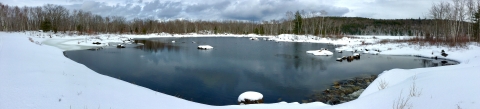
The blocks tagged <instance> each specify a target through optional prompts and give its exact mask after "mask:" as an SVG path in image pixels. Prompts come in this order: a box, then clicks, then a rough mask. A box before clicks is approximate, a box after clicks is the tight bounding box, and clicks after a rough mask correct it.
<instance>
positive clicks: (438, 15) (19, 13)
mask: <svg viewBox="0 0 480 109" xmlns="http://www.w3.org/2000/svg"><path fill="white" fill-rule="evenodd" d="M0 7H1V8H0V10H1V11H0V31H32V30H35V31H36V30H43V31H53V32H55V33H57V32H62V33H66V32H67V31H78V32H79V34H100V33H114V34H150V33H161V32H165V33H172V34H187V33H198V34H224V33H232V34H251V33H254V34H259V35H279V34H305V35H314V36H319V37H336V36H345V35H391V36H422V37H425V38H436V39H444V40H456V39H459V38H467V39H468V40H476V41H480V33H479V32H480V0H452V1H451V2H439V3H433V4H432V7H431V9H430V10H429V13H428V15H427V16H425V17H424V18H420V17H419V18H411V19H370V18H361V17H334V16H328V12H325V11H321V12H305V11H296V12H290V11H289V12H286V14H285V17H284V18H283V19H279V20H269V21H242V20H217V21H204V20H182V19H174V20H158V19H153V18H144V19H140V18H134V19H132V20H127V19H126V18H125V17H121V16H101V15H95V14H92V13H91V12H86V11H82V10H67V9H66V8H65V7H62V6H60V5H53V4H47V5H44V6H39V7H26V6H24V7H18V6H8V5H5V4H2V3H0Z"/></svg>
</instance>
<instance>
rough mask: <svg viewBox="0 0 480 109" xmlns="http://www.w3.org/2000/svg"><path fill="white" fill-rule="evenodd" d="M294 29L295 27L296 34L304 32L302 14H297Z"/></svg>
mask: <svg viewBox="0 0 480 109" xmlns="http://www.w3.org/2000/svg"><path fill="white" fill-rule="evenodd" d="M293 23H294V27H293V33H294V34H301V31H302V15H300V12H298V11H297V12H295V19H294V20H293Z"/></svg>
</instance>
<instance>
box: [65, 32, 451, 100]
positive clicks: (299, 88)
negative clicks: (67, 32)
mask: <svg viewBox="0 0 480 109" xmlns="http://www.w3.org/2000/svg"><path fill="white" fill-rule="evenodd" d="M172 40H175V43H172ZM192 41H193V42H195V43H192ZM136 42H140V43H144V44H145V45H144V46H133V45H131V46H127V48H123V49H117V48H107V49H102V50H98V51H91V50H77V51H66V52H65V54H66V56H67V57H68V58H70V59H72V60H74V61H77V62H79V63H82V64H84V65H86V66H87V67H89V68H90V69H92V70H94V71H96V72H98V73H101V74H104V75H108V76H111V77H114V78H118V79H121V80H124V81H127V82H130V83H133V84H137V85H140V86H143V87H146V88H149V89H151V90H155V91H158V92H162V93H165V94H169V95H172V96H178V97H181V98H183V99H187V100H191V101H195V102H199V103H204V104H210V105H232V104H237V98H238V95H240V94H241V93H242V92H245V91H257V92H260V93H262V94H263V95H264V100H265V102H266V103H273V102H278V101H279V99H280V100H281V101H287V102H301V100H303V99H307V97H308V96H309V95H311V94H312V93H313V91H315V90H324V89H326V88H328V87H329V85H331V84H332V83H333V82H334V81H339V80H345V79H349V78H353V77H358V76H365V75H372V74H373V75H377V74H379V73H382V72H383V71H385V70H389V69H393V68H403V69H411V68H421V67H432V66H439V65H442V64H441V61H440V60H431V59H425V58H419V57H408V56H384V55H369V54H363V55H362V57H361V59H360V60H355V61H353V62H346V61H344V62H337V61H335V59H336V58H337V57H341V56H344V55H345V56H347V55H352V53H350V52H344V53H334V55H333V56H313V55H310V54H307V53H305V52H306V51H307V50H314V49H320V48H328V49H329V50H334V48H335V47H334V46H330V45H327V44H316V43H289V42H280V43H276V42H272V41H251V40H248V38H220V37H211V38H157V39H143V40H137V41H136ZM200 44H208V45H211V46H213V47H214V49H212V50H198V49H197V46H198V45H200ZM448 62H449V63H454V62H451V61H448Z"/></svg>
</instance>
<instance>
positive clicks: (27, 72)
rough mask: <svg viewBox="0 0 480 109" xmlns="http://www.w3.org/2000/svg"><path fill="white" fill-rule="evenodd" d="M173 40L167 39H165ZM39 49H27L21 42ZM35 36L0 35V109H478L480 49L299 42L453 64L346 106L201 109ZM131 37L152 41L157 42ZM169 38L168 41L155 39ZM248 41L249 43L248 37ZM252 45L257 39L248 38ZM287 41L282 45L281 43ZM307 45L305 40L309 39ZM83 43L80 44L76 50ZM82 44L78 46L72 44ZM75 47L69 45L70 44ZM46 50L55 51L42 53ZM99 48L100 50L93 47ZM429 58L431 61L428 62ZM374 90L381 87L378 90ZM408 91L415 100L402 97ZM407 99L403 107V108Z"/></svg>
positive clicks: (391, 78)
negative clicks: (107, 72)
mask: <svg viewBox="0 0 480 109" xmlns="http://www.w3.org/2000/svg"><path fill="white" fill-rule="evenodd" d="M173 36H175V35H173ZM28 37H32V39H33V40H34V41H40V42H43V43H44V44H36V43H32V42H30V41H29V40H28ZM41 37H42V36H37V35H31V36H28V35H27V34H25V33H5V32H0V86H2V88H0V108H1V109H17V108H19V109H30V108H41V109H45V108H47V109H50V108H54V109H56V108H76V109H78V108H116V109H118V108H127V109H130V108H140V109H149V108H180V109H189V108H195V109H204V108H205V109H212V108H213V109H215V108H222V109H225V108H227V109H228V108H232V109H265V108H274V109H292V108H295V109H314V108H315V109H352V108H354V109H371V108H379V109H385V108H392V105H395V104H398V103H399V101H405V102H406V105H408V107H411V108H417V109H424V108H430V109H438V108H449V109H450V108H464V109H471V108H479V107H480V93H479V92H480V88H477V87H475V86H476V85H475V84H476V83H480V79H478V77H480V73H478V68H479V65H480V54H479V53H480V47H478V46H474V45H471V46H468V48H467V49H455V48H445V47H435V46H431V47H421V46H411V45H408V44H374V45H366V46H361V45H358V44H359V43H361V41H364V40H374V39H348V38H345V39H340V40H337V41H334V40H330V39H325V38H317V39H315V38H314V37H310V36H305V37H304V39H303V40H293V41H298V42H306V41H311V42H327V43H332V44H334V43H336V44H340V43H344V44H345V43H348V44H346V45H347V46H345V48H344V49H343V50H345V51H349V50H352V51H353V50H357V49H365V48H367V49H371V48H376V49H378V50H381V52H380V53H379V54H382V55H414V56H424V57H431V56H432V55H438V54H435V53H437V52H438V51H441V50H442V49H443V50H445V51H446V53H448V54H449V55H448V56H447V57H444V58H447V59H451V60H456V61H459V62H461V63H460V64H458V65H452V66H442V67H431V68H416V69H392V70H388V71H384V72H383V73H382V74H381V75H379V77H378V78H377V79H376V80H375V81H373V82H372V84H371V85H370V86H368V88H367V89H365V90H364V92H363V93H362V94H361V95H360V97H359V98H358V99H356V100H354V101H351V102H347V103H343V104H339V105H335V106H329V105H326V104H324V103H320V102H315V103H307V104H299V103H296V102H293V103H285V102H280V103H272V104H254V105H230V106H209V105H204V104H199V103H195V102H191V101H187V100H183V99H180V98H176V97H173V96H169V95H165V94H163V93H158V92H155V91H153V90H150V89H147V88H144V87H140V86H137V85H134V84H131V83H127V82H124V81H121V80H118V79H115V78H112V77H108V76H104V75H101V74H98V73H96V72H94V71H92V70H90V69H88V68H87V67H85V66H84V65H82V64H79V63H76V62H74V61H72V60H70V59H68V58H66V57H65V56H63V54H62V50H67V49H81V48H82V47H83V46H93V45H90V42H93V41H99V40H96V39H89V38H85V37H87V36H85V37H84V36H62V37H53V38H51V39H50V38H41ZM99 37H100V39H102V40H101V42H102V43H103V42H110V41H114V42H123V40H126V39H128V38H130V37H137V36H135V35H132V36H128V35H121V37H117V36H108V35H99ZM138 37H160V36H159V35H158V34H153V35H143V36H138ZM161 37H172V36H166V35H165V36H161ZM248 37H252V36H248ZM255 37H258V36H255ZM288 37H290V38H288ZM272 38H276V39H282V40H286V41H288V40H291V39H301V37H300V38H299V37H297V36H292V35H290V36H289V35H285V37H277V36H276V37H272ZM312 38H313V39H312ZM81 40H86V41H85V42H80V41H81ZM79 42H80V43H84V44H83V45H82V44H80V45H79V44H78V43H79ZM75 43H76V44H75ZM45 45H54V46H56V47H58V48H60V49H62V50H60V49H58V48H55V47H51V46H45ZM99 46H101V45H99ZM432 52H433V53H434V54H432ZM380 84H387V85H386V88H384V89H379V87H378V86H379V85H380ZM413 88H415V89H417V90H416V91H414V93H416V95H415V96H410V93H411V90H412V89H413ZM407 99H408V100H407Z"/></svg>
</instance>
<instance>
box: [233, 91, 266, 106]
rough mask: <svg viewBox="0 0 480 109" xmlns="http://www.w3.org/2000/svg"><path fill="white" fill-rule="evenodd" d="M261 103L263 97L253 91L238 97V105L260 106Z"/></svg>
mask: <svg viewBox="0 0 480 109" xmlns="http://www.w3.org/2000/svg"><path fill="white" fill-rule="evenodd" d="M260 103H263V95H262V94H261V93H258V92H254V91H246V92H243V93H242V94H240V96H238V104H240V105H242V104H260Z"/></svg>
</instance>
